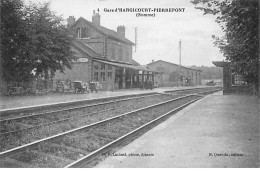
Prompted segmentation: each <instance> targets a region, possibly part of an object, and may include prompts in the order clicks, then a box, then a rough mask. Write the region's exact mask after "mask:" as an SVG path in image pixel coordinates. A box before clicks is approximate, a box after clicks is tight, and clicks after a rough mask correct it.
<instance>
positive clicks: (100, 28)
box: [71, 17, 134, 45]
mask: <svg viewBox="0 0 260 171" xmlns="http://www.w3.org/2000/svg"><path fill="white" fill-rule="evenodd" d="M80 20H83V21H84V22H86V23H88V24H89V25H91V26H92V27H94V28H96V29H97V30H98V31H100V32H101V33H103V34H105V35H106V36H108V37H110V38H113V39H116V40H119V41H122V42H124V43H127V44H132V45H134V43H133V42H132V41H130V40H128V39H127V38H125V37H122V36H120V35H119V34H118V33H117V32H115V31H114V30H110V29H108V28H106V27H103V26H97V25H95V24H93V23H92V22H90V21H88V20H86V19H85V18H83V17H80V18H79V19H78V20H77V21H76V22H75V23H74V24H73V25H72V26H71V27H73V26H74V25H76V23H78V22H79V21H80Z"/></svg>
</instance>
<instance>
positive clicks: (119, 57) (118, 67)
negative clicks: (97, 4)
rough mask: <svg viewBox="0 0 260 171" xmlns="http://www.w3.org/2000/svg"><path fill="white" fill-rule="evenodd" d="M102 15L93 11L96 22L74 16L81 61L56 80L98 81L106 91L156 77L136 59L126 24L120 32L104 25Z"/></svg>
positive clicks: (72, 23)
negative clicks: (126, 30) (126, 32)
mask: <svg viewBox="0 0 260 171" xmlns="http://www.w3.org/2000/svg"><path fill="white" fill-rule="evenodd" d="M100 20H101V16H100V15H99V14H98V13H95V11H94V12H93V16H92V22H90V21H88V20H86V19H84V18H82V17H80V18H79V19H78V20H77V21H76V19H75V18H74V17H73V16H70V17H69V18H68V19H67V21H68V25H67V27H68V29H69V30H70V31H71V33H72V34H73V35H74V37H75V40H74V43H73V46H72V47H71V48H72V51H73V52H74V53H75V56H76V57H77V60H76V61H75V62H74V63H73V66H72V69H71V70H69V69H67V70H66V71H65V73H64V74H62V73H56V75H55V78H54V79H60V80H66V79H69V80H71V81H75V80H81V81H84V82H89V81H97V82H100V83H101V84H102V88H103V89H104V90H115V89H124V88H135V87H138V86H139V85H140V82H143V81H145V79H149V80H153V78H154V73H155V72H153V71H151V70H149V69H147V68H142V67H140V66H139V64H138V63H137V62H136V61H134V60H133V59H132V47H133V45H134V43H133V42H132V41H130V40H128V39H127V38H126V37H125V27H124V26H118V27H117V31H113V30H110V29H108V28H105V27H103V26H101V25H100Z"/></svg>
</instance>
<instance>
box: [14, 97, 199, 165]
mask: <svg viewBox="0 0 260 171" xmlns="http://www.w3.org/2000/svg"><path fill="white" fill-rule="evenodd" d="M195 98H197V97H190V98H188V99H182V100H179V101H176V102H171V103H169V104H165V105H162V106H158V107H156V108H152V109H149V110H146V111H142V112H138V113H136V114H134V115H129V116H128V115H127V116H125V117H121V118H119V119H117V120H114V121H113V122H110V123H109V124H104V125H102V126H95V127H92V128H90V129H87V130H82V131H80V132H77V133H72V134H69V135H67V136H64V137H63V138H62V139H59V140H56V142H52V143H56V144H60V145H68V146H70V147H74V148H77V149H80V150H83V151H87V152H91V151H94V150H96V149H98V148H100V147H102V146H104V145H105V144H107V143H109V142H111V141H112V140H114V139H116V138H118V137H120V136H122V135H124V134H126V133H128V132H130V131H131V130H133V129H136V128H138V127H140V126H141V125H143V124H145V123H147V122H149V121H151V120H153V119H155V118H156V117H158V116H160V115H162V114H164V113H166V112H168V111H169V110H171V109H173V108H174V107H177V106H180V105H181V104H184V103H186V102H188V101H190V100H191V99H195ZM39 149H40V151H41V152H44V153H45V154H46V153H47V154H49V153H51V154H50V155H52V154H55V155H56V156H59V157H65V158H68V159H71V160H75V159H79V158H81V157H82V155H83V154H81V153H75V152H71V151H68V150H64V149H62V148H57V147H53V146H52V145H50V144H49V143H48V144H42V145H40V146H39ZM22 156H23V157H22ZM32 156H33V157H32ZM32 156H31V152H30V151H27V152H24V153H21V154H20V155H19V156H16V157H15V159H17V160H19V161H22V162H25V163H29V164H30V167H64V166H66V165H67V164H68V161H66V160H65V161H60V159H59V158H58V159H57V158H56V157H55V158H53V157H43V156H41V155H35V154H32ZM48 161H49V162H48Z"/></svg>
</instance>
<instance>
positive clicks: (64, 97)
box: [0, 86, 205, 110]
mask: <svg viewBox="0 0 260 171" xmlns="http://www.w3.org/2000/svg"><path fill="white" fill-rule="evenodd" d="M202 87H205V86H185V87H160V88H155V89H153V90H141V89H122V90H117V91H99V92H98V93H83V94H76V93H49V94H47V95H40V96H35V95H31V96H0V110H3V109H13V108H15V109H16V108H20V107H31V106H37V105H48V104H55V103H60V102H70V101H76V100H85V99H96V98H102V97H113V96H123V95H130V94H141V93H149V92H164V91H167V90H179V89H190V88H202Z"/></svg>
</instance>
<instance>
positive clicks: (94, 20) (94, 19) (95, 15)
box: [92, 10, 100, 26]
mask: <svg viewBox="0 0 260 171" xmlns="http://www.w3.org/2000/svg"><path fill="white" fill-rule="evenodd" d="M92 23H93V24H95V25H96V26H100V15H99V13H95V10H93V16H92Z"/></svg>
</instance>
